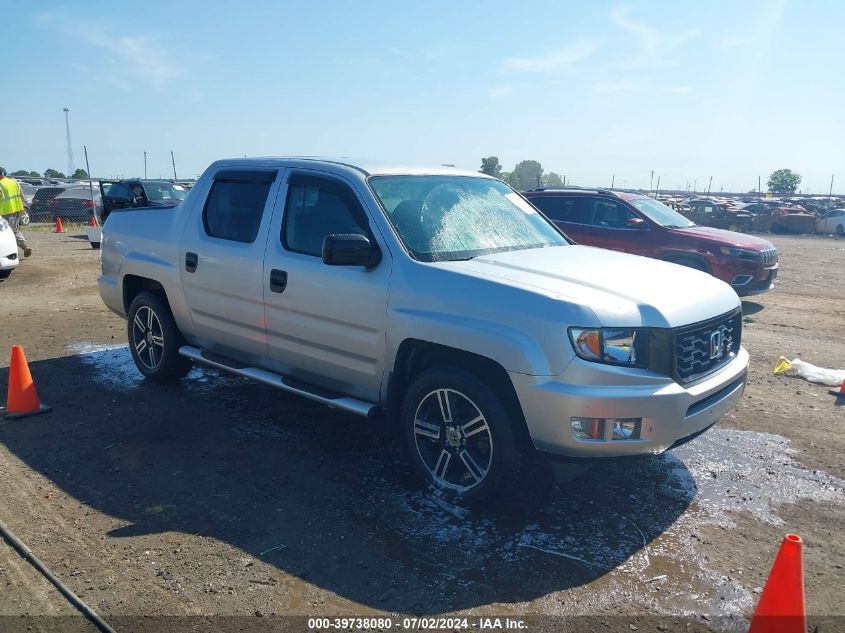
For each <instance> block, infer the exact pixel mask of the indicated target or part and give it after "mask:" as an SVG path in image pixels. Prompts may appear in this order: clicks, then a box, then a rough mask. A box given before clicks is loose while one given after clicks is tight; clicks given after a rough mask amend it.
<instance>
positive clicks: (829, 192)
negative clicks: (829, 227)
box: [827, 174, 833, 208]
mask: <svg viewBox="0 0 845 633" xmlns="http://www.w3.org/2000/svg"><path fill="white" fill-rule="evenodd" d="M832 195H833V174H831V175H830V189H828V190H827V206H828V208H830V198H831V196H832Z"/></svg>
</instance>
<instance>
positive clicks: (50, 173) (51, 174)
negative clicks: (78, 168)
mask: <svg viewBox="0 0 845 633" xmlns="http://www.w3.org/2000/svg"><path fill="white" fill-rule="evenodd" d="M44 177H45V178H67V176H65V175H64V174H63V173H62V172H60V171H56V170H55V169H45V170H44Z"/></svg>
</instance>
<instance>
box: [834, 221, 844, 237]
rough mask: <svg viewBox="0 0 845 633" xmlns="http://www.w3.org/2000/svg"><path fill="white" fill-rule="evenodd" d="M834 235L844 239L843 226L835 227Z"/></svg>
mask: <svg viewBox="0 0 845 633" xmlns="http://www.w3.org/2000/svg"><path fill="white" fill-rule="evenodd" d="M836 234H837V235H838V236H839V237H845V226H842V225H841V224H840V225H839V226H837V227H836Z"/></svg>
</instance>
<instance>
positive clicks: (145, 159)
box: [144, 150, 147, 180]
mask: <svg viewBox="0 0 845 633" xmlns="http://www.w3.org/2000/svg"><path fill="white" fill-rule="evenodd" d="M146 179H147V152H146V150H145V151H144V180H146Z"/></svg>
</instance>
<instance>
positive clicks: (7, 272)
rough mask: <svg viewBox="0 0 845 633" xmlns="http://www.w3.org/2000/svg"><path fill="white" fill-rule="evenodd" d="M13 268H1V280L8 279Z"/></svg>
mask: <svg viewBox="0 0 845 633" xmlns="http://www.w3.org/2000/svg"><path fill="white" fill-rule="evenodd" d="M12 270H13V269H9V270H0V280H2V279H8V278H9V275H11V274H12Z"/></svg>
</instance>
